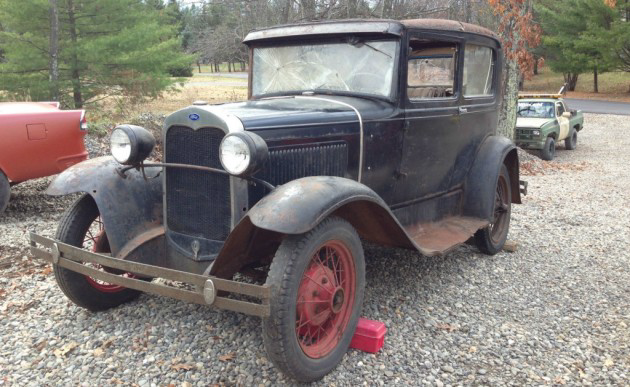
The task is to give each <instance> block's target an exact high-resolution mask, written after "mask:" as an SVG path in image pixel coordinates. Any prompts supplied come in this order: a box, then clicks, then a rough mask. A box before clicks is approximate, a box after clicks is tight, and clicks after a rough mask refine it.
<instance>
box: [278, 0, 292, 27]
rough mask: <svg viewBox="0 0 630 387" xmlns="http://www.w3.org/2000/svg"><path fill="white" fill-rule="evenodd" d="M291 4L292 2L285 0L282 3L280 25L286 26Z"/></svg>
mask: <svg viewBox="0 0 630 387" xmlns="http://www.w3.org/2000/svg"><path fill="white" fill-rule="evenodd" d="M291 3H293V0H286V1H285V2H284V6H283V7H282V14H281V17H280V24H287V23H288V22H289V14H290V11H291Z"/></svg>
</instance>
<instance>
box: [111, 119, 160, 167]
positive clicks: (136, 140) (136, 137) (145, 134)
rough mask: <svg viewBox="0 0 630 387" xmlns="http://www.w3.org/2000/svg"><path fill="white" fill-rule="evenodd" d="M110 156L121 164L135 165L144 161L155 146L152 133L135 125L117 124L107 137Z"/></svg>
mask: <svg viewBox="0 0 630 387" xmlns="http://www.w3.org/2000/svg"><path fill="white" fill-rule="evenodd" d="M109 142H110V146H111V152H112V156H114V159H116V161H118V162H119V163H121V164H128V165H135V164H138V163H141V162H142V161H144V160H145V159H146V158H147V157H149V155H150V154H151V151H152V150H153V148H154V147H155V137H153V134H151V132H149V131H148V130H146V129H145V128H142V127H140V126H135V125H119V126H117V127H116V128H114V131H113V132H112V136H111V137H110V139H109Z"/></svg>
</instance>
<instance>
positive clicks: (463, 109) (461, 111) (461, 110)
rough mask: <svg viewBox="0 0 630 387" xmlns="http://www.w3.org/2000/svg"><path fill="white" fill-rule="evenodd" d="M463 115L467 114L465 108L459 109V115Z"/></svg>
mask: <svg viewBox="0 0 630 387" xmlns="http://www.w3.org/2000/svg"><path fill="white" fill-rule="evenodd" d="M464 113H468V108H465V107H461V106H460V107H459V114H464Z"/></svg>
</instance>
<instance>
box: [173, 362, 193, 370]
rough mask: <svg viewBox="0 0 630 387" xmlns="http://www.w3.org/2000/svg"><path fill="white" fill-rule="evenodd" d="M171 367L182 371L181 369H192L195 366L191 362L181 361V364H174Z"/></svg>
mask: <svg viewBox="0 0 630 387" xmlns="http://www.w3.org/2000/svg"><path fill="white" fill-rule="evenodd" d="M171 368H172V369H174V370H175V371H181V370H184V371H190V370H192V369H193V368H195V367H194V366H191V365H190V364H184V363H179V364H175V365H172V366H171Z"/></svg>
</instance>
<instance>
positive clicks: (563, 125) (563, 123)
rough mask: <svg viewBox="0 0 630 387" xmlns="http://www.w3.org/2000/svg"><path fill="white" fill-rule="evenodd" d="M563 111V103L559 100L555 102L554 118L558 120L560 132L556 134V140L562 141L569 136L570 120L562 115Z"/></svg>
mask: <svg viewBox="0 0 630 387" xmlns="http://www.w3.org/2000/svg"><path fill="white" fill-rule="evenodd" d="M565 111H566V109H565V108H564V104H563V103H562V102H560V101H558V102H556V119H557V120H558V125H559V126H560V134H559V135H558V139H557V141H562V140H564V139H565V138H567V137H568V136H569V126H570V125H569V123H570V120H569V118H568V117H563V116H562V114H563V113H564V112H565Z"/></svg>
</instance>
